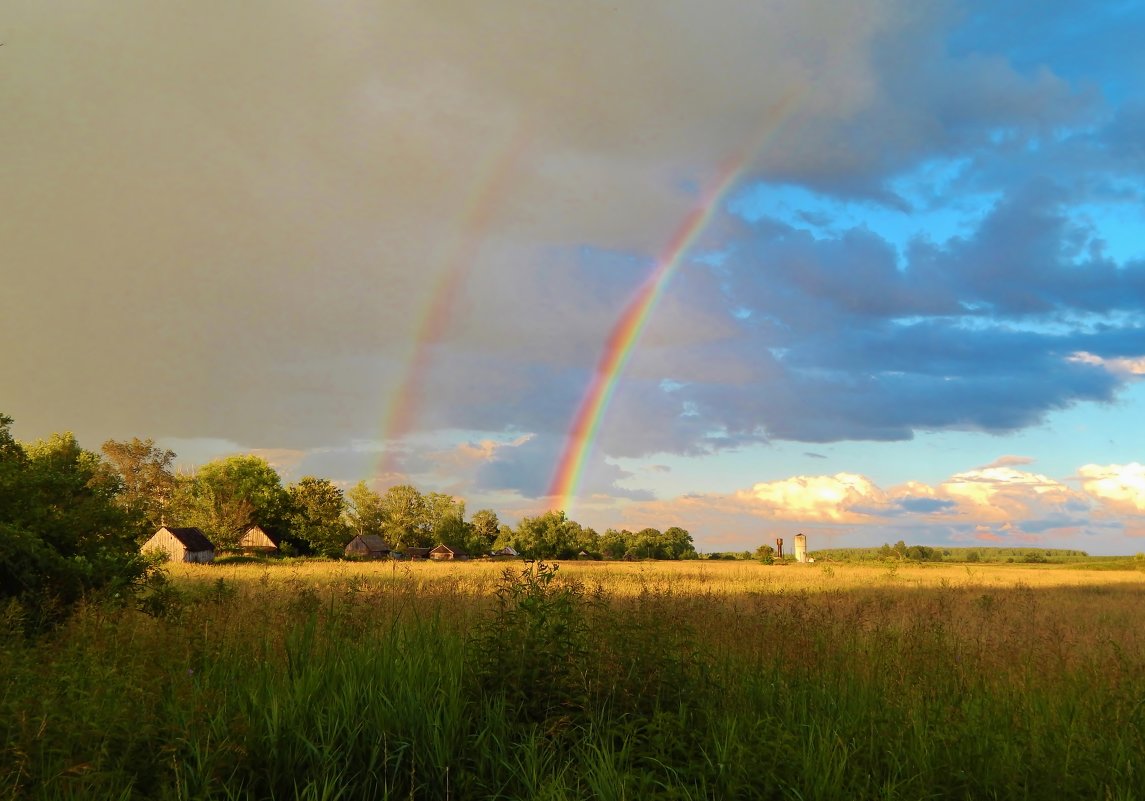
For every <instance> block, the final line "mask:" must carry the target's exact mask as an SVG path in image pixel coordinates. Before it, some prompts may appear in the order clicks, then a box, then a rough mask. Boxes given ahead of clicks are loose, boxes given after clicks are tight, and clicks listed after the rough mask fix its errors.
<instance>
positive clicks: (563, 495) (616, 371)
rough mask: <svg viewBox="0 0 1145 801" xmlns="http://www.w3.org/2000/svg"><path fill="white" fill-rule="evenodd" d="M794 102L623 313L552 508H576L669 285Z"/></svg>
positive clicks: (716, 186) (727, 172)
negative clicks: (621, 386) (600, 437)
mask: <svg viewBox="0 0 1145 801" xmlns="http://www.w3.org/2000/svg"><path fill="white" fill-rule="evenodd" d="M794 99H795V94H794V93H789V94H788V95H787V96H786V97H785V98H784V99H783V100H781V101H780V103H779V104H777V105H776V106H775V107H774V108H773V109H772V112H771V113H770V114H769V115H768V120H767V124H766V125H765V126H764V128H763V129H762V131H761V132H760V133H759V134H758V135H757V136H756V137H755V138H754V139H753V142H752V146H750V147H747V148H744V150H743V151H742V152H740V153H738V154H737V155H736V156H735V157H734V158H731V159H729V160H728V161H727V162H725V164H724V165H723V167H722V168H721V169H720V170H719V171H718V172H717V173H716V177H715V179H714V180H713V181H712V182H711V183H710V184H709V185H708V186H707V187H706V188H705V190H704V191H703V192H702V193H701V195H700V197H699V199H698V200H697V202H696V204H695V205H694V206H693V207H692V209H691V210H690V211H689V212H688V215H687V216H686V217H685V218H684V219H683V220H682V221H681V222H680V225H678V226H677V227H676V229H675V231H674V232H673V234H672V238H671V239H670V240H669V242H668V246H667V247H666V248H665V249H664V252H663V253H662V255H661V256H660V258H659V259H658V260H657V262H656V265H655V267H654V268H653V270H652V272H651V273H650V274H649V275H648V277H647V278H646V279H645V280H644V282H643V283H642V284H641V285H640V287H639V288H638V289H637V290H636V293H635V294H634V295H633V297H632V299H631V300H630V301H629V302H628V304H627V305H626V306H625V307H624V311H623V313H622V314H621V315H620V318H619V319H618V320H617V322H616V325H615V326H613V328H612V331H611V332H610V333H609V335H608V339H607V340H605V344H604V350H603V352H602V353H601V355H600V359H599V360H598V361H597V364H596V371H595V372H594V373H593V377H592V381H591V382H590V383H589V386H588V390H587V391H586V392H585V394H584V396H583V397H582V398H581V401H580V405H579V406H578V407H577V410H576V414H575V416H574V417H573V420H572V426H571V427H570V428H569V433H568V436H567V437H566V439H565V448H564V451H563V452H562V453H561V457H560V460H559V461H558V462H557V466H556V470H555V471H554V472H553V478H552V481H551V482H550V484H549V491H548V498H549V508H551V509H554V510H564V511H568V509H569V508H570V507H571V505H572V501H573V498H575V497H576V493H577V489H578V487H579V486H580V480H581V476H582V474H583V473H584V468H585V464H586V463H587V461H588V456H589V453H590V452H591V451H592V445H593V443H594V442H595V441H596V437H597V434H598V433H599V431H600V424H601V421H602V420H603V419H604V413H605V411H606V410H607V409H608V405H609V403H610V402H611V400H612V396H613V394H614V393H615V391H616V385H617V383H618V382H619V380H620V375H621V373H623V372H624V367H625V365H626V364H628V360H629V359H630V358H631V357H632V352H633V350H634V349H635V347H636V343H637V341H639V339H640V335H641V333H642V332H643V331H644V327H645V326H646V325H647V324H648V320H649V319H650V318H651V316H652V312H653V311H654V310H655V308H656V304H657V303H658V302H659V300H660V298H661V297H662V296H663V294H664V290H665V288H666V287H667V285H668V282H669V281H670V280H671V278H672V275H673V274H674V273H675V272H676V269H677V268H678V267H679V265H680V263H681V261H683V258H684V254H685V253H687V251H688V249H689V248H691V247H692V245H693V244H695V242H696V240H697V239H698V238H699V236H700V234H701V233H703V231H704V229H705V228H707V226H708V224H709V223H710V222H711V220H712V218H713V217H714V216H715V214H716V212H717V211H718V210H719V206H720V204H721V202H722V201H723V199H724V198H725V197H726V196H727V194H728V192H729V191H730V190H731V188H732V187H733V186H735V184H736V182H737V181H738V180H739V178H740V177H741V176H742V175H743V173H744V172H745V171H746V170H747V168H748V166H749V165H750V163H751V160H752V159H753V158H754V157H755V155H756V154H758V153H759V151H760V150H762V149H763V147H764V146H765V145H766V144H767V142H768V140H769V139H770V138H771V136H772V135H773V134H774V133H775V131H777V130H778V129H779V124H780V123H781V122H782V121H783V120H784V119H786V117H787V116H788V114H789V111H790V109H791V107H792V105H793V103H794Z"/></svg>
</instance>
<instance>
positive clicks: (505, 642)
mask: <svg viewBox="0 0 1145 801" xmlns="http://www.w3.org/2000/svg"><path fill="white" fill-rule="evenodd" d="M496 598H497V603H496V606H495V607H494V610H493V613H492V615H491V616H490V618H489V619H487V620H486V621H484V622H483V623H481V624H480V625H479V626H478V627H477V629H476V631H475V634H474V636H473V637H472V638H471V641H470V646H471V654H472V660H473V663H474V664H475V665H476V670H475V672H474V677H475V680H476V684H477V689H478V691H479V693H480V694H481V695H482V696H483V697H485V698H486V699H490V698H494V699H501V700H504V701H505V702H506V703H507V707H508V708H509V709H511V710H515V716H516V718H517V720H518V721H520V722H524V723H529V724H539V725H541V726H542V727H543V728H544V729H545V730H546V731H548V732H549V733H551V734H552V733H559V732H561V731H564V730H566V729H568V728H570V727H584V726H587V725H589V724H590V723H592V724H594V725H596V726H599V725H601V724H605V725H606V726H607V725H609V722H610V721H611V722H612V724H615V727H616V731H617V732H619V733H622V734H623V736H625V737H632V736H635V737H636V738H637V739H641V738H642V733H643V731H644V729H646V728H647V727H648V726H649V725H650V722H651V721H654V720H660V721H661V723H662V722H663V719H662V718H660V717H659V716H658V713H659V712H660V711H662V710H669V711H670V712H672V713H673V714H676V713H679V714H681V715H683V716H684V717H685V718H694V717H696V716H697V715H699V714H700V711H701V710H702V709H703V708H704V707H705V706H706V705H707V701H708V700H709V699H710V698H711V695H712V693H713V692H714V691H715V684H714V682H713V681H712V676H711V670H710V669H709V664H708V662H707V660H706V659H704V658H703V657H702V655H701V652H700V650H699V647H698V646H697V644H696V643H697V640H696V638H695V636H694V632H693V630H692V627H691V626H690V624H689V619H688V618H689V616H688V612H687V609H686V607H685V605H684V603H683V601H682V599H679V598H675V597H673V596H672V594H671V593H670V592H668V591H667V590H665V589H663V588H645V590H644V591H643V592H641V594H640V595H639V596H637V597H636V598H635V599H633V600H632V601H630V602H629V603H627V604H625V605H624V607H623V608H619V607H618V606H617V605H616V604H615V603H613V602H612V601H611V600H610V599H609V598H607V596H606V595H605V594H604V592H603V590H601V589H599V588H598V589H597V590H596V591H595V592H593V593H588V592H586V590H585V587H584V585H583V583H582V582H580V581H566V580H562V579H561V578H559V577H558V565H554V564H546V563H544V562H538V563H536V564H531V565H528V566H526V567H525V568H524V569H517V570H514V569H507V570H505V571H504V572H503V573H502V577H501V582H500V583H499V585H498V587H497V590H496Z"/></svg>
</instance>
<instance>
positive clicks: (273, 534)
mask: <svg viewBox="0 0 1145 801" xmlns="http://www.w3.org/2000/svg"><path fill="white" fill-rule="evenodd" d="M260 532H261V533H262V534H263V535H264V536H265V537H266V538H267V539H268V540H270V541H271V543H272V544H273V545H274V546H275V547H276V548H277V547H278V546H279V545H281V544H282V533H281V532H279V531H278V529H275V528H271V527H267V526H260V525H258V524H257V523H256V524H255V525H253V526H251V527H250V528H248V529H247V530H246V533H245V534H244V535H243V536H244V537H249V536H250V535H251V534H258V533H260Z"/></svg>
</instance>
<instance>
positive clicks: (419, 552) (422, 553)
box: [402, 547, 433, 560]
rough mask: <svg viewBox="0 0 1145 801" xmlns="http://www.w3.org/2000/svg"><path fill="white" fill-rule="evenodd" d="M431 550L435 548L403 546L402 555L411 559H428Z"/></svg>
mask: <svg viewBox="0 0 1145 801" xmlns="http://www.w3.org/2000/svg"><path fill="white" fill-rule="evenodd" d="M431 550H433V549H432V548H415V547H407V548H402V555H403V556H404V557H405V558H406V559H411V560H416V559H428V558H429V552H430V551H431Z"/></svg>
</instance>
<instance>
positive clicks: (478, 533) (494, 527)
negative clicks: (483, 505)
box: [469, 509, 501, 553]
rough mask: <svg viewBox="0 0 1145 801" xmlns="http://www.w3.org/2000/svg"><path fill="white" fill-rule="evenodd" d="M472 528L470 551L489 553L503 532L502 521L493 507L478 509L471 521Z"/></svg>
mask: <svg viewBox="0 0 1145 801" xmlns="http://www.w3.org/2000/svg"><path fill="white" fill-rule="evenodd" d="M469 525H470V528H471V529H472V531H471V534H470V537H471V540H470V544H471V548H472V550H471V551H470V553H488V552H489V551H491V550H493V546H494V545H495V544H496V542H497V537H498V536H499V535H500V533H501V521H500V520H498V519H497V513H496V512H494V511H493V510H492V509H478V510H477V511H476V512H474V513H473V517H472V518H471V519H470V521H469Z"/></svg>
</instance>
